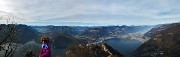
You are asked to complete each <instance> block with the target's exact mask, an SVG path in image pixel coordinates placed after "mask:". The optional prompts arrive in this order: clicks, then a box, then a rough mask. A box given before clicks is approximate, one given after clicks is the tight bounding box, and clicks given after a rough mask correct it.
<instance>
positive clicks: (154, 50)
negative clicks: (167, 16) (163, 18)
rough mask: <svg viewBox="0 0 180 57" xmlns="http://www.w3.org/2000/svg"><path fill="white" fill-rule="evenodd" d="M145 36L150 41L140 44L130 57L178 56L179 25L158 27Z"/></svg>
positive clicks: (179, 51) (179, 47) (179, 43)
mask: <svg viewBox="0 0 180 57" xmlns="http://www.w3.org/2000/svg"><path fill="white" fill-rule="evenodd" d="M146 35H147V36H149V37H150V38H151V39H150V40H148V41H147V42H145V43H144V44H142V45H141V46H140V47H139V48H138V49H137V50H136V51H135V52H134V54H133V55H132V57H179V56H180V38H179V37H180V23H173V24H164V25H158V26H156V27H155V28H153V29H152V30H150V31H149V32H148V33H147V34H146Z"/></svg>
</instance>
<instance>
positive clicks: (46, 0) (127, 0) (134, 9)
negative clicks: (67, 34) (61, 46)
mask: <svg viewBox="0 0 180 57" xmlns="http://www.w3.org/2000/svg"><path fill="white" fill-rule="evenodd" d="M7 16H9V17H11V19H13V21H15V22H17V23H22V24H27V25H77V26H78V25H80V26H81V25H85V26H86V25H93V26H94V25H97V26H98V25H156V24H164V23H172V22H180V0H0V23H6V19H7Z"/></svg>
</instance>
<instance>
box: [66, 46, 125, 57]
mask: <svg viewBox="0 0 180 57" xmlns="http://www.w3.org/2000/svg"><path fill="white" fill-rule="evenodd" d="M66 57H123V55H122V54H120V53H119V52H118V51H116V50H114V49H113V48H112V47H110V46H109V45H107V44H106V43H102V44H97V45H96V44H87V45H78V46H72V47H70V48H69V49H68V50H67V52H66Z"/></svg>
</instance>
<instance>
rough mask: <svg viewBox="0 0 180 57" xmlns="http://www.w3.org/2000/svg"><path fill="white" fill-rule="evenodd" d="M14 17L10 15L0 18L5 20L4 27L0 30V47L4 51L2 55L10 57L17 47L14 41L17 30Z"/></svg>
mask: <svg viewBox="0 0 180 57" xmlns="http://www.w3.org/2000/svg"><path fill="white" fill-rule="evenodd" d="M13 19H15V17H12V16H2V17H1V20H6V24H5V27H1V29H0V31H1V32H2V33H1V35H0V39H1V40H0V49H1V51H3V52H4V57H12V56H13V54H14V52H15V50H16V49H17V44H16V43H14V40H17V39H14V38H15V34H16V32H17V31H18V29H17V28H16V25H17V24H16V23H15V22H14V21H13Z"/></svg>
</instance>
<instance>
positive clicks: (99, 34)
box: [80, 25, 153, 42]
mask: <svg viewBox="0 0 180 57" xmlns="http://www.w3.org/2000/svg"><path fill="white" fill-rule="evenodd" d="M152 27H153V26H126V25H124V26H97V27H90V28H89V29H87V30H84V32H83V33H81V34H80V37H81V38H90V39H93V40H97V41H101V39H106V38H123V39H130V40H138V41H141V42H144V41H146V40H144V39H142V36H143V35H144V33H146V32H147V31H149V30H150V29H151V28H152Z"/></svg>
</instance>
